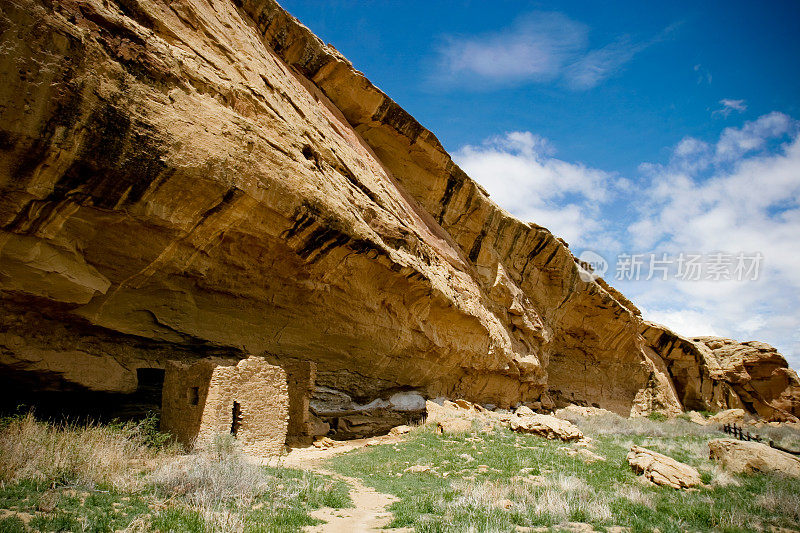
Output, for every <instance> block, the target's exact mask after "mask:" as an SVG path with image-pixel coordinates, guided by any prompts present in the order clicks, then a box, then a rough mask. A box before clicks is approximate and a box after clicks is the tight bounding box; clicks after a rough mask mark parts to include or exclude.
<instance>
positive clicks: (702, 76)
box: [694, 64, 714, 85]
mask: <svg viewBox="0 0 800 533" xmlns="http://www.w3.org/2000/svg"><path fill="white" fill-rule="evenodd" d="M694 71H695V72H696V73H697V85H701V84H703V83H707V84H708V85H711V82H712V81H713V79H714V78H713V76H712V75H711V72H710V71H709V70H708V69H707V68H704V67H703V65H700V64H697V65H695V66H694Z"/></svg>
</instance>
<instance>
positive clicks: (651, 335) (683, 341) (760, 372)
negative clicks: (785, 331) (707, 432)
mask: <svg viewBox="0 0 800 533" xmlns="http://www.w3.org/2000/svg"><path fill="white" fill-rule="evenodd" d="M642 334H643V336H644V337H645V339H646V340H647V343H648V347H647V348H646V349H652V350H653V351H654V352H656V353H658V354H659V355H660V356H661V357H662V358H663V360H664V363H665V366H666V372H667V374H668V375H669V377H670V378H671V380H672V382H673V384H674V386H675V390H676V394H677V396H678V398H679V399H680V401H681V403H682V404H683V406H684V408H685V409H687V410H689V409H699V410H711V411H718V410H727V409H741V410H742V413H741V415H742V416H740V417H739V419H738V420H725V421H727V422H733V421H736V422H741V418H743V415H744V412H747V413H750V414H752V415H756V416H758V417H760V418H763V419H766V420H777V421H783V420H795V419H796V418H797V417H798V416H800V380H799V379H798V377H797V374H796V373H795V371H794V370H792V369H791V368H789V365H788V364H787V362H786V359H785V358H784V357H783V356H782V355H781V354H780V353H779V352H778V351H777V350H776V349H775V348H773V347H772V346H770V345H768V344H765V343H763V342H755V341H751V342H736V341H733V340H731V339H724V338H719V337H694V338H686V337H681V336H680V335H678V334H676V333H674V332H672V331H670V330H669V329H667V328H665V327H663V326H659V325H657V324H652V323H648V322H645V323H644V324H643V327H642ZM710 421H718V420H714V419H712V420H710Z"/></svg>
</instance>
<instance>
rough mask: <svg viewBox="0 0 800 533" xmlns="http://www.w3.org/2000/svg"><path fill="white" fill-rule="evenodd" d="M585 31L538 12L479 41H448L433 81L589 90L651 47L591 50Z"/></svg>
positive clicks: (624, 44) (616, 45)
mask: <svg viewBox="0 0 800 533" xmlns="http://www.w3.org/2000/svg"><path fill="white" fill-rule="evenodd" d="M588 33H589V32H588V28H587V27H586V25H584V24H582V23H580V22H577V21H575V20H572V19H570V18H569V17H567V16H566V15H563V14H562V13H557V12H534V13H530V14H528V15H526V16H523V17H521V18H519V19H517V20H516V21H515V22H514V23H513V24H512V25H511V26H509V27H508V28H504V29H502V30H500V31H497V32H490V33H485V34H483V35H478V36H468V37H464V36H449V37H446V38H445V41H444V44H443V45H442V46H441V47H440V48H439V50H438V61H437V65H436V72H435V74H434V80H435V81H437V82H439V83H445V84H459V85H460V86H461V87H464V86H465V84H469V86H471V87H473V88H485V87H486V86H487V85H488V86H495V85H503V84H514V83H521V82H552V81H555V80H560V82H561V83H562V84H563V85H566V86H567V87H569V88H571V89H574V90H586V89H590V88H592V87H594V86H596V85H597V84H599V83H600V82H601V81H603V80H605V79H606V78H608V77H610V76H612V75H614V74H615V73H617V72H618V71H619V70H620V69H621V68H622V67H623V66H624V65H625V64H626V63H627V62H629V61H630V60H631V59H632V58H633V57H634V55H635V54H636V53H638V52H639V51H641V50H642V49H644V48H646V47H647V46H649V44H651V43H638V44H637V43H632V42H630V40H629V39H620V40H618V41H616V42H613V43H611V44H608V45H606V46H604V47H602V48H598V49H594V50H590V49H589V48H588Z"/></svg>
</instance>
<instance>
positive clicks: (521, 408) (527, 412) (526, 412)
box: [514, 405, 536, 416]
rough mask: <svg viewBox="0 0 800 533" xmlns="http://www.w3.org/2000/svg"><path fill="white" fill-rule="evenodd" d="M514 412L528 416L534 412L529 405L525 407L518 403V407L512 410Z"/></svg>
mask: <svg viewBox="0 0 800 533" xmlns="http://www.w3.org/2000/svg"><path fill="white" fill-rule="evenodd" d="M514 414H515V415H517V416H530V415H535V414H536V413H535V412H533V409H531V408H530V407H527V406H525V405H520V406H519V407H517V410H516V411H514Z"/></svg>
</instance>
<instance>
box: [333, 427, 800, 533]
mask: <svg viewBox="0 0 800 533" xmlns="http://www.w3.org/2000/svg"><path fill="white" fill-rule="evenodd" d="M595 423H596V422H595ZM646 424H652V421H647V422H646ZM665 426H666V427H667V428H670V427H673V426H670V425H669V423H665ZM647 427H649V426H647ZM663 432H666V433H670V431H663ZM633 433H635V432H633ZM673 433H674V432H673ZM715 436H720V435H715V434H713V433H710V434H706V435H702V434H700V435H689V436H679V435H676V434H668V435H663V436H658V437H651V436H648V435H646V434H628V435H598V436H596V440H595V442H594V445H593V448H592V451H594V452H595V453H597V454H599V455H601V456H603V457H605V458H606V461H601V462H594V463H584V462H583V461H582V460H581V459H580V458H579V457H576V456H569V455H567V454H566V453H565V452H564V451H563V450H562V449H560V448H563V447H565V446H566V445H565V444H563V443H561V442H554V441H548V440H545V439H542V438H539V437H535V436H529V435H518V434H515V433H512V432H510V431H508V430H506V429H497V430H496V431H495V432H494V433H493V434H484V433H477V434H475V435H472V436H469V435H463V436H453V435H436V434H435V433H434V432H432V431H430V430H428V429H426V428H423V429H421V430H418V431H416V432H415V433H413V434H412V435H411V436H410V438H409V439H408V440H407V441H405V442H402V443H399V444H395V445H384V446H376V447H370V448H366V449H363V450H358V451H354V452H350V453H348V454H345V455H343V456H340V457H337V458H334V459H332V460H331V461H330V462H329V467H331V468H332V469H334V470H337V471H339V472H341V473H345V474H347V475H350V476H355V477H360V478H362V479H363V480H364V482H365V483H366V484H368V485H371V486H373V487H375V488H376V489H377V490H380V491H383V492H388V493H391V494H395V495H397V496H399V497H400V501H399V502H397V503H395V504H394V505H393V506H392V508H391V510H392V511H393V512H394V522H393V523H392V524H391V527H413V528H414V529H415V530H417V531H426V532H427V531H453V530H457V531H460V530H474V531H487V532H488V531H514V530H515V528H516V527H517V526H553V525H556V524H559V523H563V522H567V521H573V522H588V523H591V524H593V525H594V526H595V528H597V529H605V528H608V527H610V526H626V527H630V528H631V529H632V530H633V531H652V530H653V528H655V527H657V528H659V529H660V530H661V531H662V532H664V533H666V532H679V531H709V530H714V531H747V530H756V529H760V528H766V529H769V528H771V527H773V526H774V527H787V528H793V529H795V530H796V529H798V523H800V480H790V479H782V478H768V477H765V476H731V475H729V474H726V473H725V472H722V471H721V470H720V469H719V468H716V467H715V465H713V464H712V463H711V462H710V461H709V460H708V458H707V456H708V448H707V444H706V443H707V441H708V440H709V438H712V437H715ZM634 443H635V444H638V445H642V446H646V447H648V448H650V449H653V450H655V451H659V452H661V453H665V454H667V455H670V456H672V457H674V458H676V459H678V460H680V461H684V462H686V463H688V464H690V465H692V466H695V467H696V468H698V469H699V470H700V472H701V474H702V476H703V478H704V481H705V482H706V483H707V484H708V486H706V487H704V488H702V489H700V490H696V491H676V490H674V489H669V488H664V487H657V486H654V485H651V484H648V483H645V482H643V481H642V480H641V479H640V478H639V477H637V476H636V475H635V474H634V473H633V472H632V471H631V469H630V467H629V466H628V463H627V460H626V455H627V452H628V451H629V449H630V446H631V445H632V444H634ZM469 457H472V458H473V459H474V460H469ZM417 464H419V465H427V466H430V467H431V471H428V472H421V473H409V472H404V470H406V469H407V468H408V467H410V466H412V465H417Z"/></svg>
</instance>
